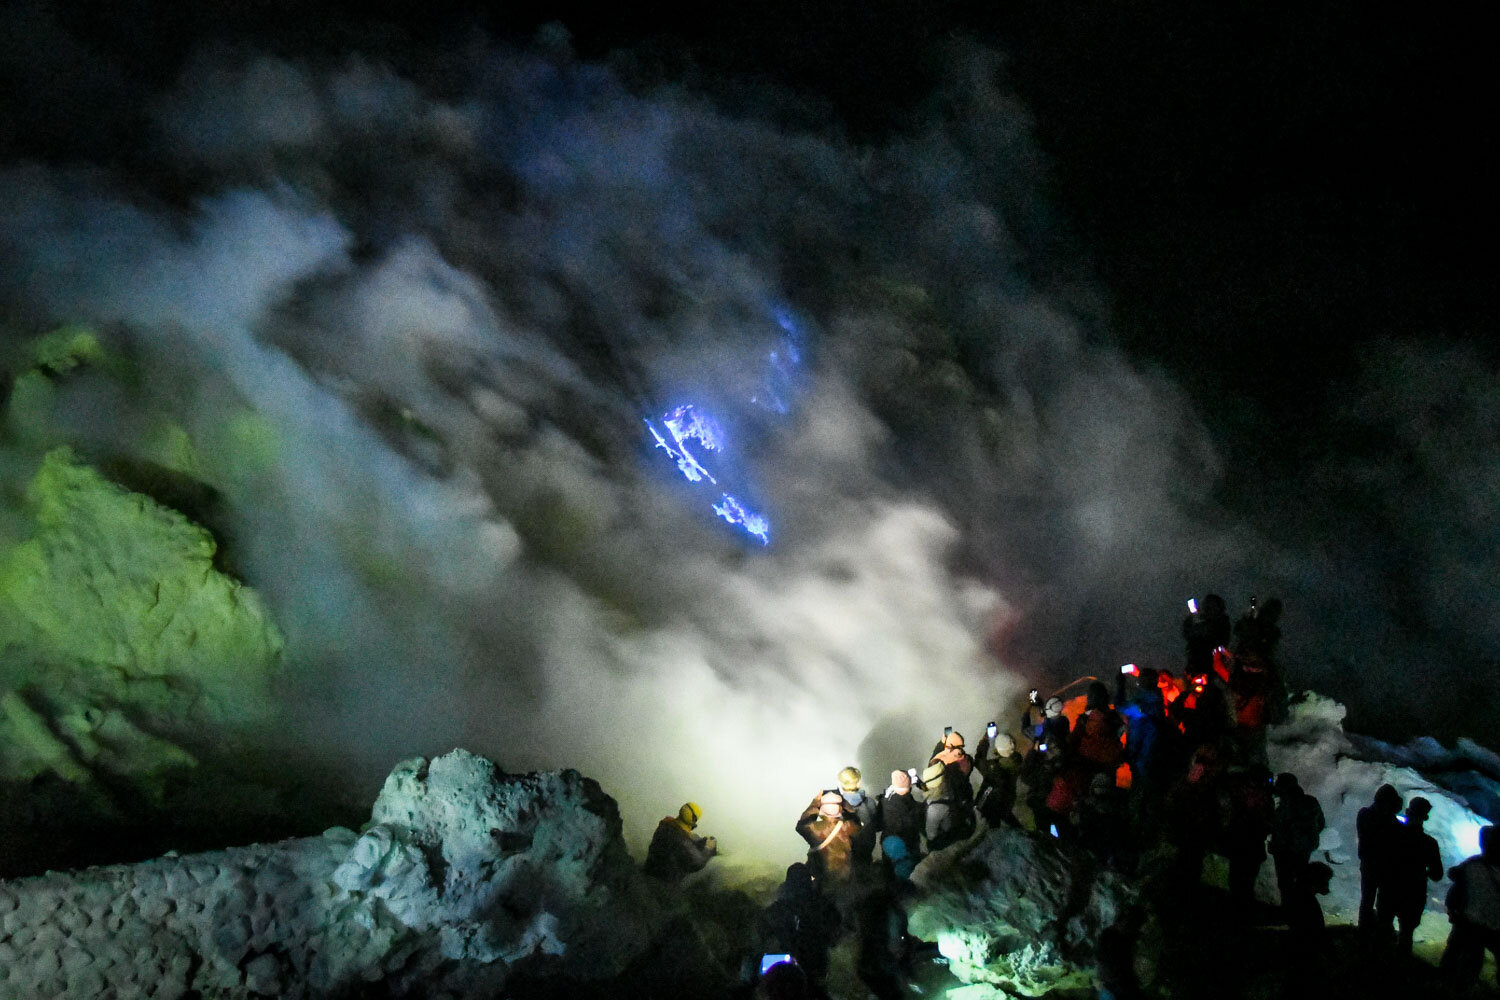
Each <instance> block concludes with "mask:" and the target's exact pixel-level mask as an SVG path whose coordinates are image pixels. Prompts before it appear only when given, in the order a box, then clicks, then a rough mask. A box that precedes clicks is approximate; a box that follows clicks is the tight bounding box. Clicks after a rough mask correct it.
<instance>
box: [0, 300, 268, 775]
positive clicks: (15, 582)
mask: <svg viewBox="0 0 1500 1000" xmlns="http://www.w3.org/2000/svg"><path fill="white" fill-rule="evenodd" d="M31 355H32V356H31V357H30V358H29V360H31V361H32V362H33V363H35V364H36V366H37V367H36V368H35V369H33V370H31V371H29V372H25V373H23V374H21V375H20V376H18V377H17V378H16V379H15V381H14V382H13V384H12V385H13V390H14V391H13V393H12V396H11V399H10V405H9V407H8V417H9V419H8V420H7V422H6V431H7V432H8V436H9V438H10V440H11V442H12V443H13V444H14V445H15V447H13V448H11V449H9V453H8V457H7V462H6V468H7V470H8V471H9V472H10V474H11V475H16V473H17V471H18V470H24V469H27V468H30V469H33V470H34V472H33V473H32V474H31V475H30V477H29V479H27V480H25V485H24V489H22V490H17V489H16V485H17V484H14V483H13V484H12V486H11V489H12V491H14V492H16V493H20V497H19V499H20V503H19V510H11V511H10V512H9V516H8V520H7V531H6V537H5V538H4V540H3V541H0V781H3V782H9V783H18V782H29V781H33V780H35V779H38V778H42V777H55V778H57V779H61V780H63V781H64V782H67V783H69V784H72V785H75V786H78V787H79V788H80V789H81V790H84V791H85V792H86V793H88V794H92V793H93V791H95V790H97V789H96V786H99V785H101V783H102V784H103V785H109V786H111V787H115V788H117V789H118V788H119V787H120V785H121V783H123V784H124V785H125V786H126V787H127V788H128V790H129V791H130V792H131V793H144V794H146V795H147V797H150V796H151V795H152V794H153V793H154V792H155V791H157V790H158V789H159V787H160V782H161V780H162V779H163V777H164V776H165V775H167V774H168V773H169V772H171V771H172V770H174V769H177V768H182V767H187V766H191V765H193V764H194V763H195V757H194V754H193V753H192V752H191V750H190V749H189V747H190V746H191V744H192V743H193V742H194V737H195V736H196V737H197V738H198V740H199V741H202V740H203V739H204V738H205V737H207V736H208V733H210V732H215V731H225V730H232V729H233V728H234V727H240V726H253V725H255V724H256V723H258V722H262V721H264V720H265V719H266V718H267V716H268V715H269V713H270V710H271V708H270V704H271V703H270V683H271V681H272V678H273V676H274V674H275V672H276V670H277V669H278V667H279V666H280V663H281V659H282V646H283V641H282V637H281V635H280V633H279V632H278V630H277V629H276V627H275V625H274V624H273V623H272V622H271V621H270V619H269V617H268V616H267V613H266V610H265V608H264V607H263V605H262V604H261V602H260V600H259V598H258V597H257V596H256V594H255V593H254V592H253V591H252V590H250V589H249V588H247V587H244V586H242V585H241V584H240V583H239V582H238V581H236V580H233V579H231V578H230V577H228V576H226V575H225V574H223V573H222V572H220V571H219V570H218V569H217V568H215V565H214V561H213V560H214V555H215V552H216V548H217V546H216V543H215V541H214V539H213V537H212V536H211V535H210V534H209V533H208V532H207V531H206V530H204V529H203V528H202V527H200V526H199V525H197V524H194V523H193V522H192V521H190V520H189V519H188V518H187V517H185V516H184V515H182V514H181V513H179V512H177V511H175V510H172V509H169V508H168V507H165V506H163V505H161V504H159V503H158V502H156V501H155V500H153V499H151V498H150V497H147V496H144V495H142V494H139V493H135V492H132V491H130V490H128V489H125V488H124V487H122V486H119V485H117V484H116V483H114V482H111V481H110V480H109V479H107V478H106V477H105V476H104V475H102V474H101V473H100V472H99V471H98V470H96V469H95V468H93V467H91V466H90V465H88V464H85V463H84V462H83V461H81V460H80V459H79V458H78V456H77V455H75V454H74V453H73V451H71V450H70V449H69V448H67V447H57V448H53V449H51V450H50V451H47V452H46V453H45V454H43V455H41V456H40V457H38V456H37V455H36V454H35V453H34V452H32V453H30V454H28V453H27V451H26V446H27V445H28V444H30V445H35V444H36V443H38V441H39V439H40V440H45V439H46V438H47V437H49V436H50V435H46V434H42V435H38V434H36V433H35V431H37V430H38V429H39V428H42V427H45V426H46V425H47V422H48V416H49V415H48V414H47V412H46V409H47V407H46V404H47V403H48V402H49V397H50V395H51V393H50V391H49V387H50V384H51V382H50V380H51V378H53V377H55V376H57V375H59V374H61V373H64V372H67V371H69V370H70V369H72V368H73V367H75V366H76V365H77V364H78V363H79V362H81V361H94V360H97V359H98V358H99V357H100V355H99V349H98V344H97V342H96V341H95V340H94V338H93V337H92V336H91V335H89V334H88V333H87V332H85V331H80V330H65V331H61V332H59V333H57V334H53V335H50V336H48V337H46V338H42V339H41V340H39V341H37V342H36V343H35V345H34V349H33V351H32V352H31ZM21 478H24V477H21ZM208 738H209V739H212V738H213V737H208Z"/></svg>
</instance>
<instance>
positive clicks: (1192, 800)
mask: <svg viewBox="0 0 1500 1000" xmlns="http://www.w3.org/2000/svg"><path fill="white" fill-rule="evenodd" d="M1218 777H1219V755H1218V751H1216V750H1214V749H1213V748H1212V747H1199V748H1198V749H1197V750H1195V751H1193V758H1192V760H1191V762H1189V764H1188V770H1187V774H1186V775H1184V776H1183V778H1182V779H1181V780H1180V781H1178V782H1177V784H1176V786H1175V787H1173V789H1172V794H1171V795H1170V796H1169V797H1168V799H1167V841H1168V843H1170V844H1171V845H1172V846H1173V847H1175V848H1177V857H1176V860H1175V861H1174V862H1173V865H1172V871H1173V876H1174V879H1175V880H1176V884H1177V886H1178V888H1179V890H1180V891H1184V892H1191V891H1193V890H1195V889H1196V888H1197V886H1198V884H1199V883H1200V882H1201V881H1202V878H1203V858H1204V855H1206V854H1207V853H1208V849H1209V848H1210V847H1211V846H1213V844H1214V843H1215V842H1216V841H1217V840H1218V837H1219V822H1220V819H1219V817H1220V815H1221V812H1222V809H1221V806H1220V801H1219V784H1218Z"/></svg>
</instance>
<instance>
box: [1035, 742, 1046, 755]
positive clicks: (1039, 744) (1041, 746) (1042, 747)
mask: <svg viewBox="0 0 1500 1000" xmlns="http://www.w3.org/2000/svg"><path fill="white" fill-rule="evenodd" d="M1036 748H1037V749H1038V750H1040V751H1041V752H1042V753H1046V752H1047V744H1045V743H1038V744H1037V745H1036Z"/></svg>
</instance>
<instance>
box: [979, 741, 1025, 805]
mask: <svg viewBox="0 0 1500 1000" xmlns="http://www.w3.org/2000/svg"><path fill="white" fill-rule="evenodd" d="M995 729H996V727H995V723H993V722H991V723H990V726H989V731H987V732H986V733H985V736H984V737H983V738H982V739H981V740H980V741H979V754H978V756H976V757H975V758H974V766H975V767H976V768H978V770H979V774H980V777H981V778H983V780H982V781H981V782H980V783H979V794H978V796H977V797H976V798H975V799H974V804H975V806H977V807H978V809H979V815H981V816H983V817H984V821H985V822H986V823H988V824H989V825H990V828H991V829H993V828H995V827H997V826H999V825H1000V824H1002V823H1004V824H1006V825H1008V826H1020V825H1021V823H1020V820H1018V819H1016V811H1015V810H1016V778H1017V776H1018V775H1019V774H1020V773H1021V755H1020V754H1018V753H1016V741H1015V739H1013V738H1012V737H1011V735H1010V734H1009V733H1002V732H998V731H995Z"/></svg>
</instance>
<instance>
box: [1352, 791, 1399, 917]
mask: <svg viewBox="0 0 1500 1000" xmlns="http://www.w3.org/2000/svg"><path fill="white" fill-rule="evenodd" d="M1400 813H1401V793H1399V792H1397V791H1396V789H1395V786H1393V785H1381V786H1380V787H1379V788H1377V789H1375V798H1374V799H1373V800H1372V801H1371V802H1370V804H1369V805H1367V806H1365V807H1364V808H1363V809H1361V810H1360V811H1359V815H1358V817H1357V818H1356V819H1355V821H1354V828H1355V832H1356V833H1357V834H1358V835H1359V929H1360V930H1361V931H1362V932H1364V933H1365V934H1367V935H1369V934H1374V933H1375V932H1376V930H1377V924H1376V912H1377V907H1378V906H1379V899H1380V893H1381V891H1382V887H1383V885H1384V884H1385V881H1386V878H1387V876H1388V874H1389V872H1390V867H1391V841H1392V839H1393V838H1394V837H1395V835H1396V831H1397V829H1398V828H1399V827H1400V826H1401V824H1400V823H1398V822H1397V821H1396V817H1397V816H1398V815H1400ZM1390 926H1391V925H1390V922H1389V921H1388V920H1381V921H1380V923H1379V925H1378V929H1380V930H1389V929H1390Z"/></svg>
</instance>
